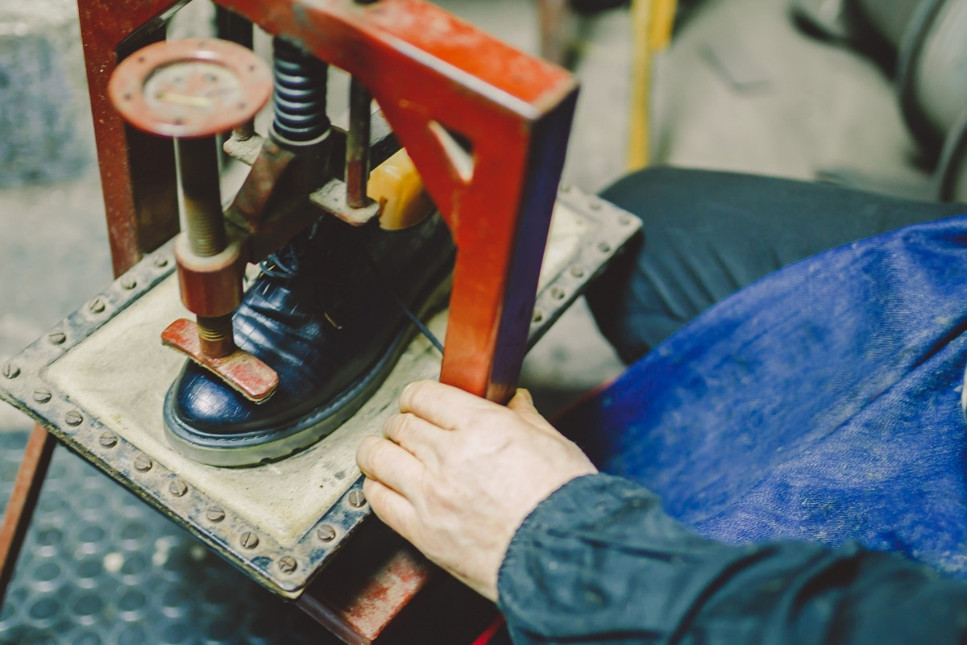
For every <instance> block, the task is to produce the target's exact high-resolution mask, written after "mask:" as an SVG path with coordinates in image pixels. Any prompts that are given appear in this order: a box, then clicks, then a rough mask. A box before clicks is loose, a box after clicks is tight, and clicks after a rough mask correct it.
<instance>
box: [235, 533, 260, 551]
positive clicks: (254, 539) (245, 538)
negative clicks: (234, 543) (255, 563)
mask: <svg viewBox="0 0 967 645" xmlns="http://www.w3.org/2000/svg"><path fill="white" fill-rule="evenodd" d="M238 543H239V544H241V545H242V548H243V549H254V548H255V547H257V546H258V545H259V536H257V535H256V534H255V533H253V532H251V531H245V532H244V533H242V537H241V538H239V540H238Z"/></svg>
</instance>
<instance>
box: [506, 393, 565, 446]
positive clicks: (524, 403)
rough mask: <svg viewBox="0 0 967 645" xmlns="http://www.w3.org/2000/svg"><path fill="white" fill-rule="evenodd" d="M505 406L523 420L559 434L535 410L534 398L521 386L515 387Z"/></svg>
mask: <svg viewBox="0 0 967 645" xmlns="http://www.w3.org/2000/svg"><path fill="white" fill-rule="evenodd" d="M507 408H508V409H510V410H513V411H514V412H516V413H517V414H519V415H520V416H521V417H523V418H524V419H525V420H527V421H528V422H529V423H530V424H531V425H532V426H535V427H537V428H540V429H541V430H544V431H550V432H551V433H552V434H555V435H557V434H559V433H558V431H557V430H555V429H554V426H552V425H551V424H550V423H548V421H547V419H545V418H544V416H543V415H542V414H541V413H540V412H538V411H537V408H536V407H534V399H533V398H532V397H531V393H530V392H528V391H527V390H525V389H524V388H522V387H519V388H517V393H516V394H514V398H512V399H511V400H510V402H509V403H507Z"/></svg>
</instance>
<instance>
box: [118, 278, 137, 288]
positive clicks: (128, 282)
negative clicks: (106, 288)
mask: <svg viewBox="0 0 967 645" xmlns="http://www.w3.org/2000/svg"><path fill="white" fill-rule="evenodd" d="M136 286H138V281H137V280H135V279H134V278H132V277H130V276H125V277H123V278H121V288H122V289H127V290H128V291H130V290H131V289H134V288H135V287H136Z"/></svg>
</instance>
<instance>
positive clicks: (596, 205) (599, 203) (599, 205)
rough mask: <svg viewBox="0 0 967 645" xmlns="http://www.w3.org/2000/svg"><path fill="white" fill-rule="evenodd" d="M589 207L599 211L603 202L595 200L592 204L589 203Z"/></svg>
mask: <svg viewBox="0 0 967 645" xmlns="http://www.w3.org/2000/svg"><path fill="white" fill-rule="evenodd" d="M588 207H589V208H590V209H591V210H593V211H599V210H601V202H599V201H593V202H591V203H590V204H588Z"/></svg>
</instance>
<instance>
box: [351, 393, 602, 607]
mask: <svg viewBox="0 0 967 645" xmlns="http://www.w3.org/2000/svg"><path fill="white" fill-rule="evenodd" d="M383 434H384V435H385V437H386V438H385V439H383V438H379V437H366V438H365V439H364V440H363V442H362V443H361V444H360V446H359V450H358V452H357V453H356V459H357V461H358V462H359V467H360V468H361V469H362V471H363V473H364V474H365V475H366V481H365V483H364V484H363V490H364V491H365V493H366V497H367V499H368V500H369V503H370V505H371V506H372V508H373V511H375V513H376V515H377V516H379V518H380V519H381V520H383V521H384V522H386V524H388V525H389V526H390V527H391V528H392V529H394V530H395V531H397V532H398V533H399V534H400V535H402V536H403V537H404V538H406V539H407V540H409V541H410V542H412V543H413V545H414V546H416V548H418V549H419V550H420V551H422V552H423V553H424V554H425V555H426V556H427V557H428V558H430V560H432V561H433V562H436V563H437V564H438V565H440V566H441V567H443V568H444V569H446V570H447V571H449V572H450V573H451V574H453V575H454V576H456V577H457V578H459V579H460V580H462V581H463V582H465V583H466V584H467V585H469V586H470V587H472V588H473V589H475V590H476V591H477V592H479V593H480V594H482V595H484V596H486V597H487V598H489V599H490V600H496V599H497V571H498V569H499V568H500V563H501V562H502V561H503V558H504V554H505V553H506V551H507V546H508V545H509V544H510V539H511V538H512V537H513V535H514V532H515V531H516V530H517V528H518V527H519V526H520V523H521V522H523V520H524V518H525V517H526V516H527V515H528V513H530V512H531V511H532V510H533V509H534V508H535V507H536V506H537V504H538V503H540V502H541V501H542V500H543V499H544V498H546V497H547V496H548V495H550V494H551V493H552V492H554V491H555V490H557V489H558V488H560V487H561V486H562V485H564V484H565V483H567V482H568V481H570V480H572V479H574V478H575V477H579V476H581V475H586V474H589V473H594V472H597V470H596V469H595V467H594V466H593V465H592V464H591V462H590V461H589V460H588V458H587V457H586V456H585V455H584V453H582V452H581V450H580V449H579V448H578V447H577V446H576V445H574V444H573V443H571V442H570V441H568V440H567V439H565V438H564V436H563V435H561V434H560V433H559V432H558V431H557V430H555V429H554V428H553V427H551V425H550V424H549V423H548V422H547V421H546V420H545V419H544V417H542V416H541V415H540V414H539V413H538V412H537V410H536V409H535V408H534V404H533V402H532V400H531V398H530V395H529V394H528V393H527V392H526V391H524V390H518V392H517V395H516V396H515V397H514V398H513V399H512V400H511V402H510V403H509V404H508V405H507V407H504V406H502V405H498V404H496V403H491V402H490V401H487V400H485V399H481V398H479V397H476V396H473V395H472V394H468V393H466V392H464V391H462V390H459V389H457V388H454V387H451V386H448V385H443V384H441V383H437V382H434V381H421V382H418V383H413V384H411V385H408V386H407V387H406V388H405V389H404V390H403V394H402V395H401V396H400V414H397V415H394V416H392V417H390V418H389V419H388V420H387V421H386V424H385V426H384V427H383Z"/></svg>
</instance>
